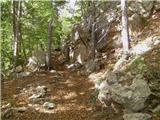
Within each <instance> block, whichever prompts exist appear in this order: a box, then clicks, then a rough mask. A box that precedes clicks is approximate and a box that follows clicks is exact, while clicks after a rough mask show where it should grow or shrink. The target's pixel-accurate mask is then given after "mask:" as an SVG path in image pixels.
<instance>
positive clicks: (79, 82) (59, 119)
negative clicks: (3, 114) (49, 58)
mask: <svg viewBox="0 0 160 120" xmlns="http://www.w3.org/2000/svg"><path fill="white" fill-rule="evenodd" d="M55 57H58V56H56V55H54V58H55ZM53 63H54V65H55V66H54V68H55V70H56V71H57V72H56V73H51V72H49V71H48V72H47V71H44V72H39V73H34V75H32V76H28V77H24V78H18V79H16V80H7V81H4V82H2V105H3V104H6V103H9V102H11V103H12V107H21V106H25V107H27V108H28V109H27V110H26V111H25V112H17V111H14V112H13V115H12V116H11V117H9V118H8V120H121V117H120V116H119V115H115V114H114V112H113V111H112V110H111V109H110V110H107V111H106V110H102V109H101V107H98V106H99V105H98V104H97V102H96V100H95V98H96V97H95V98H94V95H93V93H94V85H93V83H92V82H91V81H89V80H88V78H87V76H84V75H83V76H82V75H80V74H79V72H78V71H71V70H69V69H67V68H66V67H65V66H64V65H61V64H60V63H59V61H58V60H56V61H53ZM57 73H58V74H57ZM28 86H34V87H36V86H46V87H47V93H46V95H45V97H47V98H49V99H50V101H51V102H53V103H55V105H56V107H55V108H54V109H50V110H44V109H39V110H38V111H37V110H35V109H33V108H30V107H28V102H27V97H26V96H25V95H23V96H18V94H19V93H20V91H21V90H22V89H24V88H27V87H28ZM15 96H16V97H15ZM17 96H18V97H17Z"/></svg>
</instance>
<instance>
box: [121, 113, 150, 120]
mask: <svg viewBox="0 0 160 120" xmlns="http://www.w3.org/2000/svg"><path fill="white" fill-rule="evenodd" d="M123 118H124V120H151V115H149V114H146V113H128V114H124V115H123Z"/></svg>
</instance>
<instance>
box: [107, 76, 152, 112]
mask: <svg viewBox="0 0 160 120" xmlns="http://www.w3.org/2000/svg"><path fill="white" fill-rule="evenodd" d="M109 90H110V93H111V98H112V99H113V100H114V101H115V102H117V103H120V104H122V105H124V107H125V108H127V109H129V110H131V111H139V110H141V109H143V108H144V107H145V105H144V103H145V101H146V99H147V98H148V96H149V95H150V94H151V91H150V88H149V86H148V85H147V83H146V82H145V81H144V80H142V79H134V80H133V83H132V85H131V86H121V85H120V84H114V85H112V86H111V87H110V89H109Z"/></svg>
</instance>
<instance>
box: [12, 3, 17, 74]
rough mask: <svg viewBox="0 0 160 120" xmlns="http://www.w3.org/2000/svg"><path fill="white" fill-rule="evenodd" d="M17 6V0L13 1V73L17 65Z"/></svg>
mask: <svg viewBox="0 0 160 120" xmlns="http://www.w3.org/2000/svg"><path fill="white" fill-rule="evenodd" d="M17 7H18V2H17V1H13V73H14V74H15V70H16V66H17V53H18V34H17V32H18V30H17ZM14 76H15V75H14Z"/></svg>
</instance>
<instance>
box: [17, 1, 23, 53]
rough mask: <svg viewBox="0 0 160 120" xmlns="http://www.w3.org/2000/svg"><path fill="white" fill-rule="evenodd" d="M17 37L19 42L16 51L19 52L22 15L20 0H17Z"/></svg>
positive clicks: (20, 48) (20, 50)
mask: <svg viewBox="0 0 160 120" xmlns="http://www.w3.org/2000/svg"><path fill="white" fill-rule="evenodd" d="M18 2H19V5H18V13H19V14H18V38H19V41H18V42H19V43H18V51H19V52H20V53H21V52H22V32H21V17H22V1H20V0H19V1H18Z"/></svg>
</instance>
